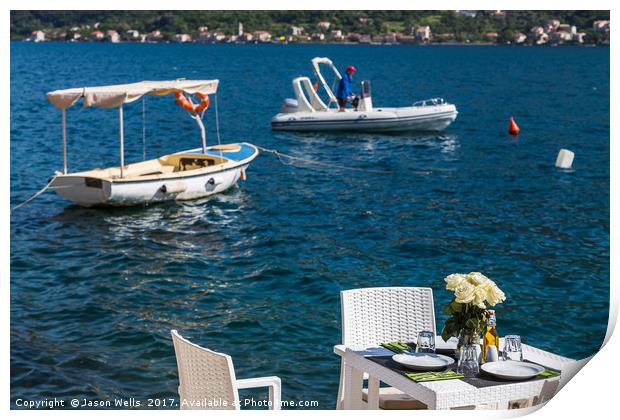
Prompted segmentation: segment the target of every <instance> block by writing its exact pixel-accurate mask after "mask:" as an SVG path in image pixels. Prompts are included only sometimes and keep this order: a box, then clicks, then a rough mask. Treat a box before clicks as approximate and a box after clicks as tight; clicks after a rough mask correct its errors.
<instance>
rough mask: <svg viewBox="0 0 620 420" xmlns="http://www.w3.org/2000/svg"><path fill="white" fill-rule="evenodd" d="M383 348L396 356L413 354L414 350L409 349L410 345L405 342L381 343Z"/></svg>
mask: <svg viewBox="0 0 620 420" xmlns="http://www.w3.org/2000/svg"><path fill="white" fill-rule="evenodd" d="M381 347H384V348H386V349H388V350H389V351H392V352H394V353H396V354H400V353H411V352H412V351H413V349H412V348H411V347H409V344H407V343H405V342H404V341H400V340H398V341H392V342H390V343H381Z"/></svg>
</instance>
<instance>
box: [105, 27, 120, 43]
mask: <svg viewBox="0 0 620 420" xmlns="http://www.w3.org/2000/svg"><path fill="white" fill-rule="evenodd" d="M105 39H106V41H109V42H112V43H115V44H116V43H117V42H121V36H120V35H119V34H118V32H116V31H115V30H113V29H109V30H107V31H106V33H105Z"/></svg>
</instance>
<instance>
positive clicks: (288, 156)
mask: <svg viewBox="0 0 620 420" xmlns="http://www.w3.org/2000/svg"><path fill="white" fill-rule="evenodd" d="M256 147H257V148H258V149H259V150H260V151H262V152H265V153H271V154H272V155H274V156H276V157H277V158H278V160H279V161H280V162H281V163H282V164H283V165H289V166H294V165H293V164H291V163H287V162H285V161H284V160H282V158H286V159H290V160H296V161H300V162H304V163H307V164H310V165H317V166H323V167H326V168H333V169H341V170H346V171H360V172H371V173H377V174H392V173H394V171H384V170H381V169H364V168H353V167H350V166H342V165H334V164H331V163H325V162H320V161H318V160H312V159H306V158H300V157H297V156H291V155H287V154H284V153H282V152H279V151H277V150H275V149H266V148H264V147H261V146H256Z"/></svg>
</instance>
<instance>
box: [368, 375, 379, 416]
mask: <svg viewBox="0 0 620 420" xmlns="http://www.w3.org/2000/svg"><path fill="white" fill-rule="evenodd" d="M379 384H380V382H379V379H377V378H375V377H373V376H368V409H369V410H378V409H379Z"/></svg>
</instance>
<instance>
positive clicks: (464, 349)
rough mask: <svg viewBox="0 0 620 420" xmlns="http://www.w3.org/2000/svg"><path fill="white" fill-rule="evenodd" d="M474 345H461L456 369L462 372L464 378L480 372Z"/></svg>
mask: <svg viewBox="0 0 620 420" xmlns="http://www.w3.org/2000/svg"><path fill="white" fill-rule="evenodd" d="M476 347H477V346H476V345H474V344H466V345H464V346H461V355H460V357H459V363H458V365H457V368H456V371H457V372H458V373H461V374H463V375H464V376H465V377H466V378H473V377H474V376H476V375H477V374H478V372H480V366H479V365H478V352H477V348H476Z"/></svg>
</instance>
